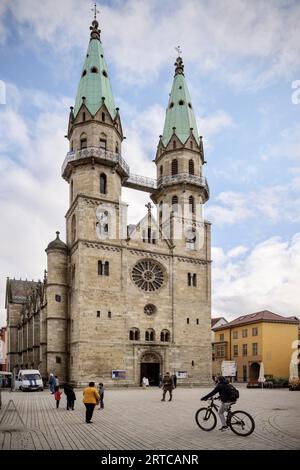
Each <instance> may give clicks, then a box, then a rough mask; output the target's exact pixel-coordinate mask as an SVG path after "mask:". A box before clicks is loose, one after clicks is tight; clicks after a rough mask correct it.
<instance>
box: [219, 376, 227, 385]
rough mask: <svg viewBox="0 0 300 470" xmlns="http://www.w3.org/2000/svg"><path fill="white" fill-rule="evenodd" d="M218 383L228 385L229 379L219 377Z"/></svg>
mask: <svg viewBox="0 0 300 470" xmlns="http://www.w3.org/2000/svg"><path fill="white" fill-rule="evenodd" d="M218 382H219V383H226V382H227V379H226V377H223V375H219V377H218Z"/></svg>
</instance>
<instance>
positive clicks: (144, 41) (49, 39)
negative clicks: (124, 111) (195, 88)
mask: <svg viewBox="0 0 300 470" xmlns="http://www.w3.org/2000/svg"><path fill="white" fill-rule="evenodd" d="M5 6H6V7H7V8H8V2H7V3H6V4H5ZM9 8H10V10H11V12H12V14H13V15H14V17H15V19H16V20H17V24H18V29H19V32H20V34H21V35H22V36H23V37H26V40H28V38H29V37H31V43H32V44H33V43H37V44H39V43H42V44H47V45H51V46H52V47H53V49H54V50H55V51H56V53H57V54H59V53H62V54H63V55H64V56H65V52H66V50H68V49H71V48H73V47H74V46H75V47H78V46H79V47H86V42H87V33H88V29H87V25H88V24H89V23H90V21H91V17H92V15H91V12H90V9H89V8H87V3H86V1H84V0H65V1H64V2H61V1H59V0H51V1H50V0H48V1H46V2H37V1H36V0H15V1H14V2H10V4H9ZM2 10H3V11H2V14H3V12H4V11H5V8H3V7H2ZM100 10H101V14H100V23H101V28H102V29H103V30H104V34H103V36H104V44H105V48H106V50H107V51H108V53H109V57H110V59H111V60H112V61H113V63H114V65H115V67H116V70H117V73H118V77H119V80H121V81H123V82H128V83H134V84H141V85H144V84H145V83H149V82H151V81H152V80H154V79H155V78H157V76H158V74H159V73H160V70H161V69H162V67H164V66H166V65H168V66H170V64H172V62H173V60H174V45H177V44H181V46H182V48H183V50H184V58H185V60H186V62H187V64H188V62H192V63H193V64H195V65H196V67H197V68H198V70H199V71H200V72H204V73H209V74H211V72H214V71H219V72H221V73H219V74H218V75H219V76H222V78H223V79H224V78H225V79H226V80H227V81H229V82H230V83H232V84H233V86H235V87H237V86H238V87H240V88H243V87H249V86H251V87H260V86H264V85H265V84H266V83H268V82H270V81H272V80H274V79H277V78H279V77H284V78H291V77H292V74H293V73H294V72H295V71H296V70H299V66H300V57H299V51H298V43H299V36H298V34H299V33H298V26H299V23H300V4H299V2H297V1H290V2H287V1H285V0H282V1H278V2H270V1H268V0H254V1H250V0H248V1H245V0H232V1H231V2H230V8H228V1H227V0H211V1H210V2H205V1H201V2H199V0H176V1H171V0H166V1H164V2H163V3H162V2H161V1H160V0H150V1H147V2H141V1H138V0H127V1H124V2H118V1H114V2H112V3H110V4H103V5H101V6H100ZM0 13H1V11H0ZM2 24H3V22H2ZM84 24H86V28H85V27H84V26H83V25H84ZM137 44H138V47H137Z"/></svg>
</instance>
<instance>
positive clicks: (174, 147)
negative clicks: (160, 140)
mask: <svg viewBox="0 0 300 470" xmlns="http://www.w3.org/2000/svg"><path fill="white" fill-rule="evenodd" d="M175 149H176V140H173V150H175Z"/></svg>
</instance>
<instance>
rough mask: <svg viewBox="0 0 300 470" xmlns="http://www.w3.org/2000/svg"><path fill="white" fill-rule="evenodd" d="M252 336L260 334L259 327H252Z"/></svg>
mask: <svg viewBox="0 0 300 470" xmlns="http://www.w3.org/2000/svg"><path fill="white" fill-rule="evenodd" d="M252 336H258V328H252Z"/></svg>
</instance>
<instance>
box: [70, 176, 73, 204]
mask: <svg viewBox="0 0 300 470" xmlns="http://www.w3.org/2000/svg"><path fill="white" fill-rule="evenodd" d="M70 201H71V202H72V201H73V180H72V181H71V184H70Z"/></svg>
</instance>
